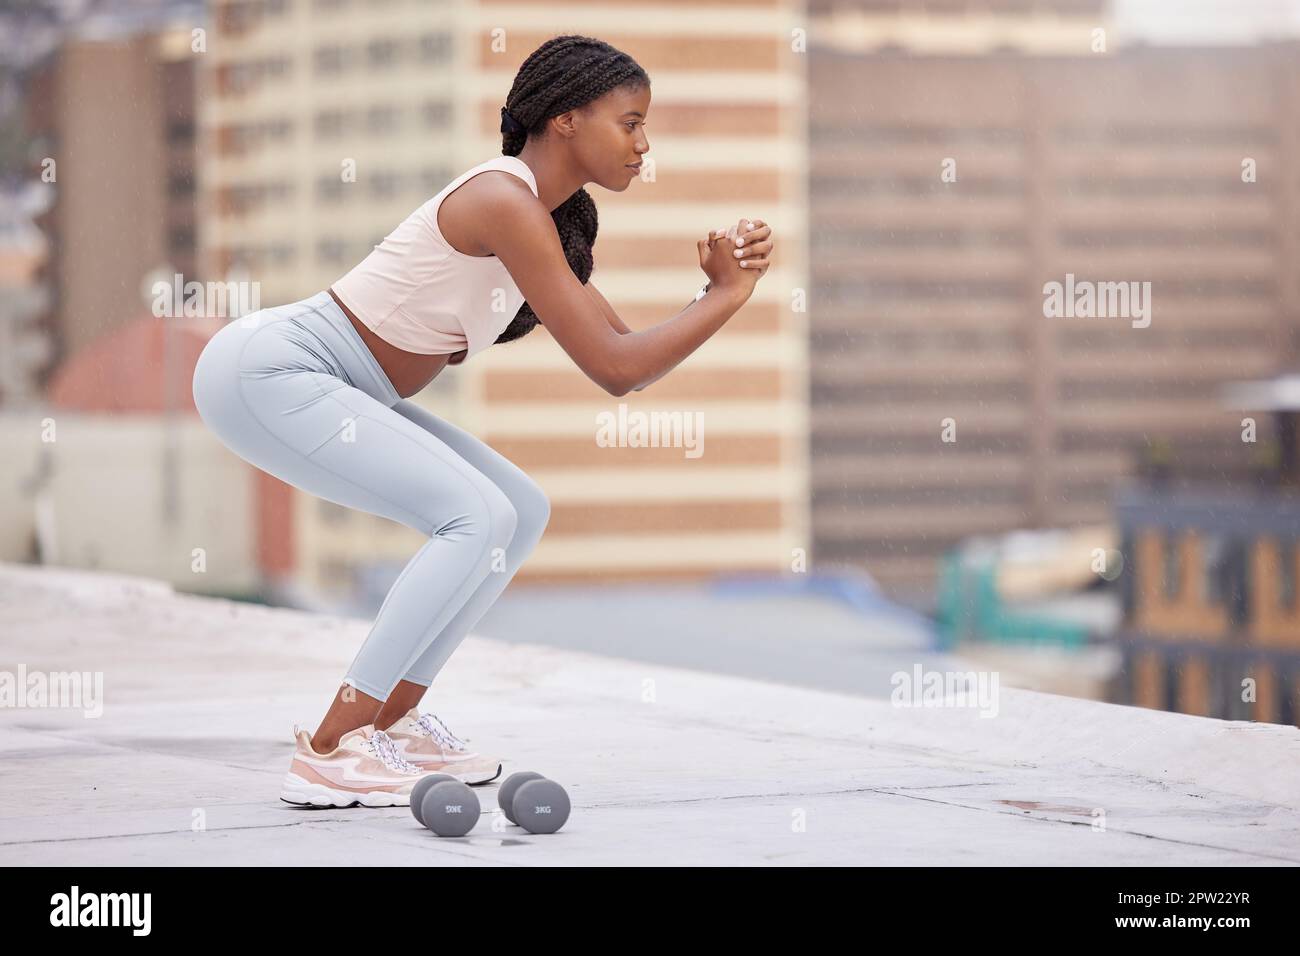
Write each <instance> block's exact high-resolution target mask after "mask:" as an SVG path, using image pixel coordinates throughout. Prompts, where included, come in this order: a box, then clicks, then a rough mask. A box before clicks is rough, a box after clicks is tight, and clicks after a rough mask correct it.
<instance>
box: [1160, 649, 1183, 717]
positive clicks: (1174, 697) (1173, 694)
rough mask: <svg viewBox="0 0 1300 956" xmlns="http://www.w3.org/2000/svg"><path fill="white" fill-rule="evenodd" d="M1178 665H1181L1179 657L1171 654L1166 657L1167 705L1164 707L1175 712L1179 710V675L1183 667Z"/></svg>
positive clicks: (1165, 689) (1165, 688)
mask: <svg viewBox="0 0 1300 956" xmlns="http://www.w3.org/2000/svg"><path fill="white" fill-rule="evenodd" d="M1178 665H1179V660H1178V658H1177V657H1173V656H1170V657H1167V658H1165V666H1164V674H1165V687H1164V691H1165V707H1164V709H1165V710H1167V711H1169V712H1170V713H1173V714H1176V713H1178V712H1179V711H1178V676H1179V673H1180V671H1181V668H1180V667H1179V666H1178Z"/></svg>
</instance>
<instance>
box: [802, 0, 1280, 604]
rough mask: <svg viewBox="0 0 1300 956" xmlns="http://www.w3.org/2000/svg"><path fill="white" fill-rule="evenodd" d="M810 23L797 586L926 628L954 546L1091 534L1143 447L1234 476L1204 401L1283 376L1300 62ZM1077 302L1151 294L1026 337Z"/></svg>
mask: <svg viewBox="0 0 1300 956" xmlns="http://www.w3.org/2000/svg"><path fill="white" fill-rule="evenodd" d="M940 8H943V10H944V11H946V12H948V13H950V14H951V15H950V16H948V17H947V18H945V17H943V16H941V15H940V14H939V13H937V12H936V11H938V10H939V9H940ZM812 9H813V11H814V14H815V19H814V30H813V36H814V39H815V41H816V42H815V45H814V48H813V54H812V56H811V57H810V60H809V69H810V79H809V103H810V107H811V117H810V122H809V125H810V129H809V138H810V147H809V148H810V155H811V157H812V161H811V169H810V180H811V182H810V192H811V210H810V219H811V221H812V223H813V224H814V228H813V229H812V231H811V236H810V242H811V247H812V260H813V269H812V282H813V285H812V296H811V300H812V308H811V315H812V330H811V346H810V348H811V353H812V366H811V377H812V390H811V402H812V408H811V421H812V427H811V441H812V455H811V463H812V520H813V528H814V533H813V537H814V554H815V556H816V560H817V562H818V564H819V565H821V566H823V567H824V566H825V565H826V564H827V563H838V564H843V565H846V566H849V567H857V568H861V569H864V570H866V571H867V572H869V573H870V574H871V575H873V576H874V577H875V578H876V579H877V580H879V581H880V582H881V583H882V584H883V585H884V586H885V587H886V588H887V589H888V590H890V592H891V593H893V594H895V595H898V596H903V595H915V596H916V597H917V599H918V600H920V601H923V602H925V601H932V600H934V599H935V592H936V589H937V582H939V581H940V580H941V574H940V568H941V560H942V557H943V556H944V555H945V554H947V553H949V552H950V550H951V549H953V548H955V547H957V546H958V545H959V544H960V543H961V542H962V541H963V540H964V539H965V538H967V537H971V536H979V535H997V534H1001V533H1004V532H1008V531H1011V530H1015V529H1034V528H1038V529H1047V528H1073V527H1081V526H1091V525H1097V524H1101V523H1106V522H1109V521H1110V520H1111V518H1112V508H1113V503H1114V502H1113V497H1114V490H1113V489H1114V487H1115V485H1116V482H1117V481H1119V480H1120V479H1122V478H1123V477H1124V476H1125V475H1128V474H1130V473H1131V472H1132V471H1133V469H1134V468H1135V467H1136V466H1137V465H1138V464H1139V463H1140V462H1141V461H1142V460H1143V458H1144V457H1158V456H1159V454H1160V453H1161V452H1160V449H1161V447H1163V446H1162V443H1165V442H1174V443H1177V444H1178V445H1179V446H1180V447H1182V448H1184V449H1186V450H1188V451H1189V452H1190V453H1192V454H1194V455H1196V456H1198V457H1201V458H1203V459H1204V460H1206V461H1212V462H1216V463H1217V464H1218V466H1219V467H1220V468H1222V469H1224V470H1225V471H1226V472H1229V473H1236V474H1241V473H1244V472H1246V471H1249V469H1250V468H1251V464H1250V461H1249V460H1248V458H1249V455H1250V450H1249V448H1248V447H1244V446H1243V444H1242V442H1241V441H1240V440H1239V437H1238V431H1239V428H1238V423H1237V420H1236V419H1235V418H1234V416H1233V415H1232V414H1230V413H1229V412H1227V411H1226V410H1225V409H1223V408H1222V407H1220V406H1219V404H1218V402H1217V400H1216V397H1215V388H1216V386H1217V385H1219V384H1221V383H1223V382H1225V381H1228V380H1230V379H1235V378H1240V377H1243V376H1245V377H1250V376H1258V375H1270V374H1274V373H1276V372H1278V371H1279V370H1281V369H1282V368H1285V367H1287V366H1288V365H1289V364H1290V363H1291V362H1292V360H1293V359H1294V356H1295V351H1296V348H1295V339H1296V328H1297V322H1298V321H1300V280H1298V276H1300V268H1297V265H1298V264H1300V177H1296V176H1295V175H1294V170H1295V169H1296V168H1297V167H1298V166H1300V127H1297V125H1296V123H1295V117H1296V116H1297V115H1300V45H1297V44H1296V43H1294V42H1279V43H1264V44H1261V45H1258V46H1252V47H1203V48H1184V47H1175V48H1158V47H1149V46H1144V45H1132V46H1125V45H1122V44H1121V43H1120V42H1119V41H1118V39H1117V38H1116V37H1115V36H1114V35H1113V31H1112V35H1110V36H1105V34H1104V32H1103V34H1101V35H1100V36H1102V38H1103V42H1104V43H1105V46H1104V49H1097V48H1096V44H1097V41H1098V37H1099V34H1097V32H1096V31H1097V30H1099V29H1100V30H1102V31H1105V30H1106V29H1107V28H1108V26H1109V23H1108V20H1107V17H1106V16H1105V15H1104V14H1105V12H1106V11H1105V10H1104V9H1103V5H1102V4H1100V3H1069V2H1062V3H1028V2H1026V3H1010V2H1008V3H970V4H961V3H956V4H948V3H944V4H935V3H922V2H917V3H908V2H895V3H874V2H862V3H849V4H843V3H838V4H832V3H825V4H822V3H814V4H813V5H812ZM920 12H925V13H927V14H933V16H927V17H925V18H924V21H923V22H922V23H918V21H917V20H916V15H918V14H919V13H920ZM921 26H924V27H925V29H921V28H920V27H921ZM914 28H915V29H914ZM1075 280H1078V281H1079V282H1080V283H1081V284H1089V283H1096V284H1097V286H1098V288H1101V284H1102V283H1125V284H1126V285H1127V284H1128V283H1130V282H1137V283H1139V286H1138V287H1137V289H1138V290H1139V291H1140V288H1141V283H1143V282H1149V283H1150V298H1149V301H1147V303H1146V306H1148V307H1149V310H1150V311H1149V315H1147V316H1146V317H1145V318H1144V317H1142V316H1141V315H1139V314H1137V313H1136V311H1133V312H1130V313H1125V314H1113V313H1112V314H1109V315H1106V314H1100V315H1097V316H1096V317H1084V316H1082V315H1068V314H1067V315H1066V316H1051V317H1048V315H1047V312H1046V305H1047V303H1046V298H1047V297H1046V295H1045V291H1046V290H1045V286H1046V284H1047V283H1050V282H1057V283H1061V284H1062V285H1065V284H1067V283H1072V282H1074V281H1075ZM1124 291H1125V292H1129V291H1130V290H1129V289H1127V288H1126V289H1125V290H1124ZM1130 305H1131V306H1132V305H1134V303H1130ZM1269 428H1270V426H1269V424H1268V423H1266V422H1265V423H1261V430H1262V434H1261V438H1262V439H1267V438H1268V437H1269V434H1268V433H1269Z"/></svg>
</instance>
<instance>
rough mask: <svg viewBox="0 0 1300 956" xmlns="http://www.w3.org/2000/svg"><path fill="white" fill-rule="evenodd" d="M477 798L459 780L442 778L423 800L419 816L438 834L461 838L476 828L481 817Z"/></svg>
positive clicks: (466, 785)
mask: <svg viewBox="0 0 1300 956" xmlns="http://www.w3.org/2000/svg"><path fill="white" fill-rule="evenodd" d="M479 812H480V807H479V802H478V797H477V796H475V795H474V791H473V790H471V789H470V787H469V785H468V784H464V783H461V782H460V781H459V780H439V781H438V782H436V783H435V784H434V785H433V786H432V787H430V788H429V789H428V791H427V792H426V793H425V794H424V798H423V799H422V800H421V801H420V819H422V820H423V821H424V825H425V826H426V827H428V828H429V829H430V830H432V831H433V832H434V833H436V834H438V836H443V837H460V836H464V835H465V834H466V833H469V831H470V830H472V829H474V824H476V823H478V818H479Z"/></svg>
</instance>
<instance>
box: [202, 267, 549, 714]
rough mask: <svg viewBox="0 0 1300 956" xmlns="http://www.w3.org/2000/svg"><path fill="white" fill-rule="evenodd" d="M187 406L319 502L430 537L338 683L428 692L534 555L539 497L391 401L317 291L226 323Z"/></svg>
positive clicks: (360, 345) (451, 433) (516, 475)
mask: <svg viewBox="0 0 1300 956" xmlns="http://www.w3.org/2000/svg"><path fill="white" fill-rule="evenodd" d="M193 384H194V404H195V406H196V407H197V408H198V411H199V415H200V416H201V417H202V419H203V421H204V423H205V424H206V425H207V426H208V428H210V429H211V430H212V431H213V432H215V433H216V434H217V435H218V437H220V438H221V440H222V441H223V442H224V443H225V444H226V445H227V446H228V447H229V448H230V449H231V450H232V451H233V452H235V454H237V455H239V457H241V458H243V459H244V460H245V461H248V462H249V463H251V464H253V465H255V466H257V467H258V468H260V469H262V470H263V471H265V472H268V473H269V474H272V475H274V476H275V477H277V478H279V479H281V480H282V481H285V482H288V483H289V484H291V485H294V486H296V487H298V488H301V489H302V490H304V491H307V492H310V493H311V494H313V495H316V496H317V497H320V498H325V499H326V500H328V501H333V502H335V503H337V504H340V505H345V506H347V507H349V508H356V509H358V510H361V511H367V512H370V513H371V514H376V515H382V516H383V517H385V518H390V519H392V520H393V521H399V522H401V523H402V524H404V525H406V526H407V527H410V528H414V529H416V530H417V531H421V532H423V533H424V534H426V535H428V536H429V540H428V541H426V542H425V543H424V544H423V546H421V548H420V550H419V551H417V552H416V553H415V556H414V557H413V558H411V560H410V562H409V563H408V564H407V565H406V567H405V568H404V569H403V570H402V573H401V574H400V575H399V576H398V578H397V581H396V582H395V583H394V584H393V586H392V589H391V590H390V591H389V592H388V595H387V596H386V597H385V598H384V602H383V605H382V606H381V607H380V609H379V614H378V615H377V617H376V618H375V622H374V625H373V626H372V627H371V629H370V634H369V635H368V636H367V637H366V640H365V643H363V644H362V645H361V650H360V651H358V652H357V656H356V659H355V660H354V661H353V662H352V667H351V668H350V669H349V670H348V673H347V676H346V677H345V678H344V683H347V684H351V685H352V686H353V687H355V688H357V689H358V690H359V691H361V692H362V693H365V694H369V695H370V696H371V697H376V698H378V699H380V700H386V699H387V698H388V695H389V693H391V692H392V690H393V688H394V687H396V686H397V682H398V681H399V680H408V681H412V682H414V683H417V684H423V685H424V686H426V687H427V686H429V684H431V683H432V682H433V678H434V677H435V675H437V673H438V671H439V670H440V669H441V668H442V666H443V664H445V663H446V661H447V658H448V657H450V656H451V654H452V652H453V651H454V650H455V649H456V648H457V646H459V644H460V642H461V641H462V640H463V639H464V637H465V635H466V634H468V633H469V631H470V628H472V627H473V626H474V625H475V624H477V623H478V621H479V619H480V618H482V617H483V615H484V614H486V613H487V610H488V608H489V607H491V606H492V602H494V601H495V600H496V599H497V597H499V596H500V594H501V592H502V591H503V590H505V587H506V585H507V584H509V583H510V579H511V578H513V577H514V575H515V572H516V571H518V570H519V566H520V565H521V564H523V562H524V560H525V559H526V558H527V557H528V555H529V554H531V553H532V551H533V549H534V548H535V547H536V546H537V542H538V540H539V539H540V538H541V536H542V532H543V531H544V530H545V528H546V522H547V519H548V518H549V517H550V502H549V501H548V500H547V498H546V494H545V493H544V492H543V491H542V489H541V488H540V487H538V485H537V483H536V482H534V481H533V480H532V479H531V478H529V477H528V476H527V475H526V474H524V473H523V472H522V471H520V470H519V468H518V467H516V466H515V465H514V464H513V463H512V462H510V461H509V460H507V459H506V458H504V457H502V456H501V455H500V454H498V453H497V452H495V451H493V450H492V449H491V448H489V447H488V446H487V445H485V444H484V443H483V442H481V441H479V440H478V439H477V438H475V437H474V436H473V435H471V434H469V433H468V432H466V431H463V430H462V429H460V428H457V427H456V426H455V425H452V424H450V423H449V422H446V421H444V420H442V419H441V418H439V417H438V416H436V415H434V414H432V413H430V412H429V411H427V410H426V409H424V408H421V407H420V406H419V405H416V404H415V403H414V402H410V401H406V400H403V399H402V398H401V397H400V396H399V395H398V394H397V390H396V389H395V388H393V384H392V382H390V381H389V380H388V376H387V375H385V374H384V371H383V369H382V368H381V367H380V365H379V362H378V361H377V360H376V359H375V357H374V354H373V353H372V352H371V351H370V349H369V348H368V347H367V346H366V344H365V342H364V341H363V340H362V338H361V336H360V335H359V334H358V333H357V331H356V329H354V328H353V327H352V323H351V322H349V321H348V318H347V316H346V315H344V313H343V311H342V309H340V308H339V307H338V305H337V303H335V302H334V300H333V299H332V298H331V297H330V294H329V292H328V291H326V292H321V293H319V294H317V295H314V296H312V297H310V298H308V299H304V300H302V301H301V302H294V303H292V304H289V305H282V306H277V307H276V308H273V309H263V310H261V311H260V312H254V313H252V314H250V315H247V316H244V317H243V318H239V319H233V320H231V321H230V322H229V323H228V324H227V325H226V326H225V327H224V328H222V329H221V330H220V331H219V332H218V333H217V334H216V335H214V336H213V337H212V339H211V340H210V341H209V342H208V344H207V345H206V346H205V347H204V349H203V353H202V354H201V355H200V356H199V360H198V364H197V366H196V367H195V369H194V383H193Z"/></svg>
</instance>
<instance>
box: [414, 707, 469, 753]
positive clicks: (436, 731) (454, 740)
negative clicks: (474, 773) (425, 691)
mask: <svg viewBox="0 0 1300 956" xmlns="http://www.w3.org/2000/svg"><path fill="white" fill-rule="evenodd" d="M419 724H420V726H421V727H423V728H424V731H425V733H427V734H431V735H433V736H434V737H435V738H437V740H438V742H439V743H440V744H445V745H446V746H448V747H450V748H451V749H452V750H468V749H469V747H467V746H466V745H465V741H463V740H461V739H460V738H459V737H457V736H456V735H455V734H453V733H452V732H451V730H450V729H449V728H448V727H447V725H446V724H444V723H443V722H442V721H441V720H440V719H439V718H438V715H437V714H421V715H420V720H419Z"/></svg>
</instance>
